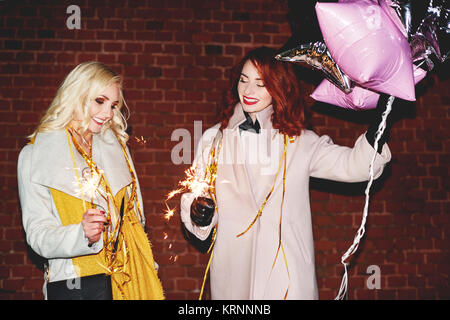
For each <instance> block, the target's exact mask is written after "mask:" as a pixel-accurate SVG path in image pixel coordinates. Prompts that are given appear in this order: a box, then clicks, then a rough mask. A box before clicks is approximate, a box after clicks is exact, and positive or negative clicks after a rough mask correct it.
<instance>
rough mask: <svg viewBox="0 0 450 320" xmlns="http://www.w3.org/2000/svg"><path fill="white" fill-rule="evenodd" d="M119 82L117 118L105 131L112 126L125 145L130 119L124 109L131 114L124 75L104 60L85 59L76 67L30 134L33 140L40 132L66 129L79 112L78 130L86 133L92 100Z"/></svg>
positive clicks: (107, 123) (112, 120) (115, 112)
mask: <svg viewBox="0 0 450 320" xmlns="http://www.w3.org/2000/svg"><path fill="white" fill-rule="evenodd" d="M114 83H116V84H117V85H118V87H119V103H118V105H117V106H116V108H114V109H113V117H112V119H111V120H110V121H108V122H106V123H105V124H104V125H103V126H102V130H101V134H102V135H103V134H104V132H105V131H106V130H107V129H111V130H112V131H113V132H114V133H115V135H116V136H117V138H118V139H119V141H120V142H121V143H123V144H125V143H126V142H127V141H128V134H127V133H126V132H125V130H126V128H127V121H126V119H125V117H124V116H123V114H122V112H121V110H122V107H123V106H125V108H126V110H127V113H129V112H128V111H129V109H128V106H127V105H126V103H125V100H124V98H123V93H122V77H121V76H119V75H118V74H117V73H116V72H114V71H113V70H111V69H110V68H109V67H107V66H105V65H104V64H102V63H100V62H95V61H90V62H83V63H81V64H79V65H78V66H76V67H75V68H74V69H73V70H72V71H71V72H70V73H69V74H68V75H67V76H66V78H65V79H64V81H63V82H62V84H61V85H60V86H59V88H58V91H57V92H56V96H55V98H54V99H53V101H52V103H51V104H50V106H49V107H48V109H47V111H46V112H45V114H44V116H43V117H42V118H41V121H40V123H39V125H38V126H37V128H36V130H35V131H34V132H33V133H32V134H31V135H29V136H28V138H29V139H30V140H31V141H33V140H34V139H35V137H36V135H37V134H38V133H39V132H49V131H55V130H61V129H64V128H65V127H66V126H67V125H68V124H69V123H70V122H71V121H72V120H74V116H75V114H79V115H82V120H81V124H80V127H79V128H78V131H79V132H80V133H81V134H84V133H85V132H86V130H87V128H88V125H89V121H90V116H89V106H90V103H91V102H92V101H93V100H94V99H95V98H96V97H97V96H98V95H99V94H100V92H101V91H102V90H103V89H105V88H108V87H109V86H111V85H112V84H114Z"/></svg>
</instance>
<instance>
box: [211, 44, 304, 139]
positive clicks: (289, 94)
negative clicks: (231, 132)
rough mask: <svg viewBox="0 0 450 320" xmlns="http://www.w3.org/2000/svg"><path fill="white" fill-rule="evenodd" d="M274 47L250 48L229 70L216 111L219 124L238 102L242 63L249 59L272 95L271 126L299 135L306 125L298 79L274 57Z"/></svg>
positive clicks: (290, 66) (222, 122)
mask: <svg viewBox="0 0 450 320" xmlns="http://www.w3.org/2000/svg"><path fill="white" fill-rule="evenodd" d="M276 54H277V52H276V50H275V49H271V48H268V47H259V48H256V49H253V50H251V51H250V52H248V53H247V55H246V56H245V57H244V58H243V59H242V60H241V61H240V62H239V63H238V64H237V65H236V66H234V67H233V69H232V70H231V75H230V89H229V90H228V91H227V92H226V93H225V96H224V101H223V103H222V108H221V110H220V111H219V119H220V122H221V128H226V127H227V125H228V121H229V120H230V118H231V116H232V115H233V112H234V108H235V106H236V104H237V103H238V102H239V94H238V91H237V86H238V82H239V78H240V76H241V72H242V68H243V66H244V64H245V63H246V62H247V61H248V60H250V61H251V62H252V63H253V64H254V65H255V67H256V68H257V69H258V73H259V75H260V77H261V79H262V80H263V82H264V85H265V87H266V89H267V91H268V92H269V94H270V95H271V96H272V106H273V110H274V112H273V114H272V118H271V120H272V126H273V128H274V129H278V130H279V131H280V133H282V134H287V135H289V136H299V135H300V134H301V131H302V130H303V129H304V128H305V127H306V125H305V112H304V108H303V105H304V103H303V99H302V95H301V92H300V83H299V80H298V78H297V76H296V74H295V71H294V69H293V67H292V65H291V63H288V62H281V61H278V60H275V58H274V57H275V55H276Z"/></svg>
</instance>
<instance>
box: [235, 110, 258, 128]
mask: <svg viewBox="0 0 450 320" xmlns="http://www.w3.org/2000/svg"><path fill="white" fill-rule="evenodd" d="M244 114H245V118H246V120H245V121H244V122H242V123H241V124H240V125H239V129H241V130H248V131H250V132H255V133H259V130H260V129H261V126H260V125H259V122H258V119H256V121H255V123H253V120H252V118H251V117H250V115H249V114H248V112H245V111H244Z"/></svg>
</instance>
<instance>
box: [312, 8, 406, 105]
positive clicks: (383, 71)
mask: <svg viewBox="0 0 450 320" xmlns="http://www.w3.org/2000/svg"><path fill="white" fill-rule="evenodd" d="M316 13H317V18H318V21H319V26H320V29H321V31H322V35H323V38H324V41H325V43H326V45H327V47H328V49H329V51H330V53H331V55H332V57H333V59H334V60H335V61H336V63H337V64H338V65H339V67H340V68H341V69H342V70H343V71H344V72H345V74H347V75H348V76H349V77H350V78H351V79H352V80H353V81H354V82H356V83H358V84H359V85H360V86H362V87H365V88H368V89H371V90H373V91H378V92H384V93H387V94H389V95H392V96H395V97H399V98H402V99H405V100H410V101H415V92H414V79H413V64H412V61H411V52H410V47H409V43H408V40H407V39H406V37H405V36H404V35H403V33H402V31H401V30H399V28H398V27H397V26H396V24H395V23H394V22H393V21H392V20H391V18H390V17H389V16H388V15H387V14H386V12H385V11H384V10H383V9H382V8H381V7H380V6H379V5H378V1H375V0H372V1H371V0H359V1H357V0H354V1H345V2H340V3H317V4H316Z"/></svg>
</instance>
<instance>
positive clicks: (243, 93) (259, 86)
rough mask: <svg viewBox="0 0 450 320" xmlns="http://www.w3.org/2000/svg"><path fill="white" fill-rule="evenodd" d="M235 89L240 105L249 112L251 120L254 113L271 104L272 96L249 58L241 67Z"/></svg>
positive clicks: (253, 117)
mask: <svg viewBox="0 0 450 320" xmlns="http://www.w3.org/2000/svg"><path fill="white" fill-rule="evenodd" d="M237 90H238V94H239V99H240V101H241V104H242V107H243V108H244V110H245V111H246V112H248V113H249V114H250V116H251V117H252V119H253V121H254V120H255V117H256V115H255V114H254V113H256V112H259V111H261V110H264V109H265V108H267V107H268V106H270V105H271V104H272V96H271V95H270V94H269V92H268V91H267V89H266V87H265V85H264V82H263V80H262V78H261V76H260V75H259V74H258V69H257V68H256V67H255V65H254V64H253V63H252V62H251V61H250V60H247V62H246V63H245V64H244V67H243V68H242V71H241V77H240V79H239V83H238V87H237Z"/></svg>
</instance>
